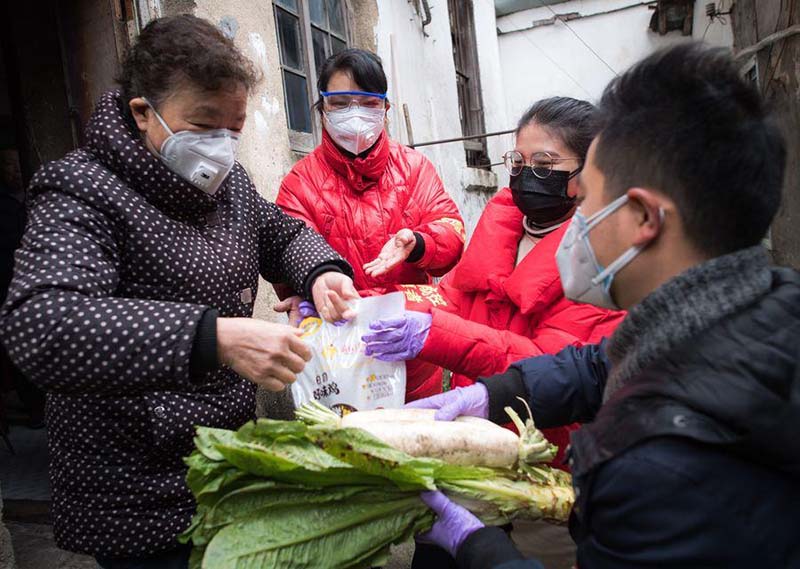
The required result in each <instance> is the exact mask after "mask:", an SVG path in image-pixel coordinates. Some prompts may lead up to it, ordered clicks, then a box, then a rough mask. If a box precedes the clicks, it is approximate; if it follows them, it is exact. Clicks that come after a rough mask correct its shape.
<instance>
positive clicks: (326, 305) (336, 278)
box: [311, 271, 361, 322]
mask: <svg viewBox="0 0 800 569" xmlns="http://www.w3.org/2000/svg"><path fill="white" fill-rule="evenodd" d="M311 295H312V296H313V297H314V306H316V307H317V310H318V311H319V313H320V315H321V316H322V317H323V318H324V319H325V320H327V321H328V322H337V321H338V320H352V319H353V318H355V315H356V313H355V311H354V310H353V309H352V308H350V307H349V306H347V302H346V301H348V300H355V299H357V298H361V297H360V296H359V294H358V291H356V287H355V286H353V280H352V279H351V278H350V277H348V276H347V275H345V274H344V273H339V272H337V271H330V272H327V273H322V274H321V275H320V276H319V277H317V280H315V281H314V284H313V285H312V287H311Z"/></svg>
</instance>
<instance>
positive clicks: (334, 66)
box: [314, 48, 389, 112]
mask: <svg viewBox="0 0 800 569" xmlns="http://www.w3.org/2000/svg"><path fill="white" fill-rule="evenodd" d="M337 71H343V72H345V73H347V74H348V75H350V77H352V79H353V81H355V82H356V83H357V84H358V86H359V87H361V89H363V90H364V91H368V92H370V93H381V94H383V93H386V91H387V90H388V88H389V83H388V81H387V80H386V73H385V72H384V71H383V63H382V62H381V58H380V57H378V56H377V55H375V54H374V53H372V52H371V51H367V50H365V49H357V48H350V49H345V50H342V51H340V52H339V53H336V54H334V55H332V56H330V57H329V58H328V59H326V60H325V63H323V64H322V67H321V68H320V70H319V78H318V79H317V91H318V92H319V93H322V92H323V91H327V90H328V82H329V81H330V80H331V76H333V74H334V73H336V72H337ZM314 107H316V109H317V110H319V111H320V112H322V95H319V98H318V99H317V102H316V103H314Z"/></svg>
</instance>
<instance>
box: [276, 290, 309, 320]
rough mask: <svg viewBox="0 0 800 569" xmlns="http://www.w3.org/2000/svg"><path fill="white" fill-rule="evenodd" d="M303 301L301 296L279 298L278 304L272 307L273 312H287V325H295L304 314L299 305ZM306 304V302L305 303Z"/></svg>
mask: <svg viewBox="0 0 800 569" xmlns="http://www.w3.org/2000/svg"><path fill="white" fill-rule="evenodd" d="M302 303H303V299H302V297H299V296H290V297H289V298H285V299H283V300H281V301H280V302H279V303H278V304H276V305H275V306H273V307H272V310H274V311H275V312H287V313H288V314H287V315H288V317H289V325H291V326H297V325H298V324H300V322H302V320H303V318H304V316H303V312H302V310H301V307H300V305H301V304H302ZM306 304H308V303H306Z"/></svg>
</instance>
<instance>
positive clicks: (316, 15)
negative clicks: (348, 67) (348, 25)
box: [308, 0, 347, 73]
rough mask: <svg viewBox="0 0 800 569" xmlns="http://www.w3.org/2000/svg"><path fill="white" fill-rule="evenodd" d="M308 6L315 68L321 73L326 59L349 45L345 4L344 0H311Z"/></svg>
mask: <svg viewBox="0 0 800 569" xmlns="http://www.w3.org/2000/svg"><path fill="white" fill-rule="evenodd" d="M308 6H309V16H310V19H311V36H312V40H313V41H312V43H313V46H314V69H315V70H316V72H317V73H319V70H320V69H321V68H322V64H323V63H325V60H326V59H328V58H329V57H330V56H331V55H333V54H335V53H339V52H340V51H342V50H343V49H345V48H346V47H347V33H346V29H345V13H344V8H345V6H344V2H343V1H342V0H309V2H308Z"/></svg>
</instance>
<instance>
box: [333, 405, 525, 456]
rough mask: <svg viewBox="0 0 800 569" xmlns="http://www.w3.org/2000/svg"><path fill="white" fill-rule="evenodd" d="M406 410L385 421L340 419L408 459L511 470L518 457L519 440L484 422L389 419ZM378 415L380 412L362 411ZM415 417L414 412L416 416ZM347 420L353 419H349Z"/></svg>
mask: <svg viewBox="0 0 800 569" xmlns="http://www.w3.org/2000/svg"><path fill="white" fill-rule="evenodd" d="M408 411H427V410H426V409H407V410H392V411H387V412H386V415H387V417H386V420H380V419H379V418H378V417H377V416H372V417H357V416H358V415H361V413H351V414H350V415H346V416H345V417H344V418H343V419H342V426H343V427H358V428H360V429H363V430H365V431H367V432H368V433H370V434H371V435H373V436H374V437H376V438H378V439H380V440H381V441H383V442H385V443H386V444H387V445H389V446H392V447H394V448H396V449H398V450H402V451H403V452H405V453H406V454H410V455H411V456H427V457H430V458H438V459H440V460H443V461H445V462H449V463H450V464H463V465H471V466H491V467H498V468H512V467H513V466H514V465H515V464H516V463H517V458H518V456H519V437H518V436H517V435H515V434H514V433H513V432H511V431H509V430H508V429H504V428H503V427H500V426H498V425H495V424H494V423H491V422H489V421H487V420H485V419H478V418H476V417H459V418H458V419H456V420H455V421H452V422H451V421H434V419H433V413H434V412H433V411H431V412H430V414H429V418H424V419H422V420H419V419H417V420H410V419H409V416H408V415H406V416H405V417H403V416H400V417H395V418H390V417H391V416H392V415H395V414H405V413H407V412H408ZM365 413H375V414H380V411H365ZM415 414H416V413H415ZM350 417H353V418H352V419H350Z"/></svg>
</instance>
